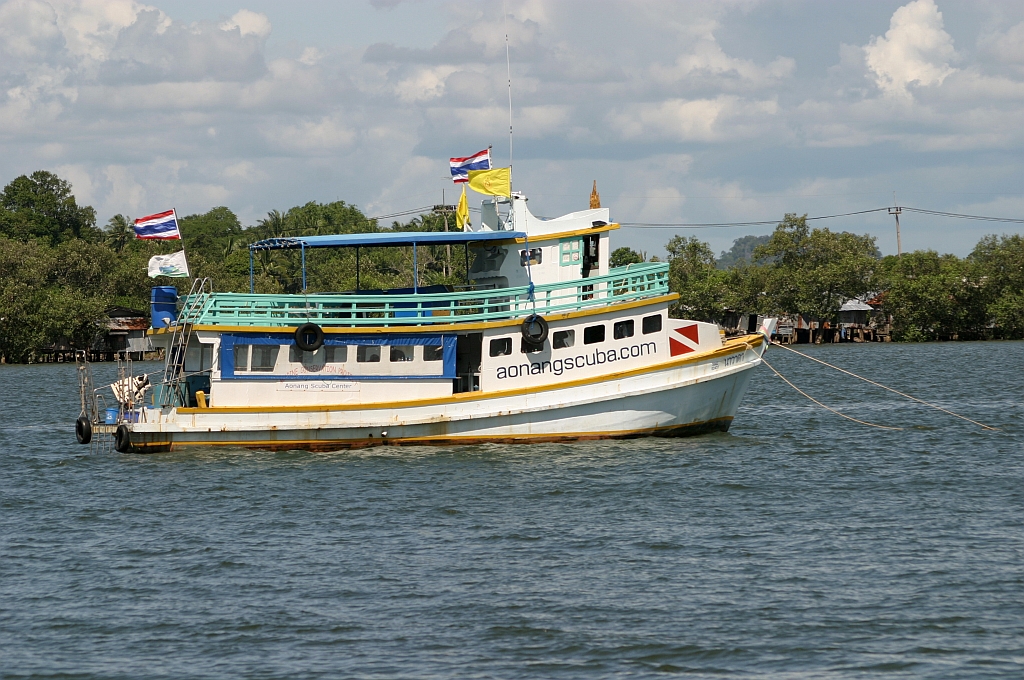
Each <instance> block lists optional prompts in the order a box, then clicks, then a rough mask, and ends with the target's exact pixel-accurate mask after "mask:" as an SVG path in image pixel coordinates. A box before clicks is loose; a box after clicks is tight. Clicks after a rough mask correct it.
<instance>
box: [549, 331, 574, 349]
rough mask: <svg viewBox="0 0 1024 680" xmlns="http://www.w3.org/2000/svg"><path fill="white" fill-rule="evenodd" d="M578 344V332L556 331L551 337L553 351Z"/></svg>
mask: <svg viewBox="0 0 1024 680" xmlns="http://www.w3.org/2000/svg"><path fill="white" fill-rule="evenodd" d="M575 344H576V331H555V332H554V334H553V335H552V336H551V349H565V348H566V347H572V346H573V345H575Z"/></svg>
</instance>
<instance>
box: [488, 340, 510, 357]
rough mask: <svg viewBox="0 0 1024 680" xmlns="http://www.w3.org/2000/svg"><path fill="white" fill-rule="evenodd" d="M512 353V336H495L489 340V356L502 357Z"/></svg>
mask: <svg viewBox="0 0 1024 680" xmlns="http://www.w3.org/2000/svg"><path fill="white" fill-rule="evenodd" d="M510 354H512V338H495V339H494V340H491V356H492V357H504V356H508V355H510Z"/></svg>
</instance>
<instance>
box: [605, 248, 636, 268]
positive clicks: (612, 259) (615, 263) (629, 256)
mask: <svg viewBox="0 0 1024 680" xmlns="http://www.w3.org/2000/svg"><path fill="white" fill-rule="evenodd" d="M643 261H644V256H643V255H641V254H640V253H638V252H636V251H635V250H633V249H632V248H616V249H615V250H613V251H612V254H611V255H610V256H609V258H608V264H609V266H612V267H625V266H626V265H628V264H640V263H641V262H643Z"/></svg>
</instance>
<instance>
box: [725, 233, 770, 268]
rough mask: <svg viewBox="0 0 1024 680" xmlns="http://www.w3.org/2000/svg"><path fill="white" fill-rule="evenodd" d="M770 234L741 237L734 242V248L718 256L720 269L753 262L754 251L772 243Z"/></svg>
mask: <svg viewBox="0 0 1024 680" xmlns="http://www.w3.org/2000/svg"><path fill="white" fill-rule="evenodd" d="M771 239H772V237H771V235H770V234H766V235H764V236H752V235H751V236H740V237H739V238H738V239H736V240H734V241H733V242H732V248H730V249H729V250H728V251H724V250H723V251H722V254H721V255H719V256H718V268H719V269H731V268H732V267H737V266H741V265H744V264H749V263H752V262H753V258H754V249H755V248H757V247H758V246H763V245H766V244H767V243H768V242H769V241H771Z"/></svg>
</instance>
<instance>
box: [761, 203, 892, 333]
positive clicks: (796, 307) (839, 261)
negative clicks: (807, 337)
mask: <svg viewBox="0 0 1024 680" xmlns="http://www.w3.org/2000/svg"><path fill="white" fill-rule="evenodd" d="M878 256H879V253H878V248H877V246H876V245H875V239H874V237H872V236H867V235H865V236H858V235H856V234H851V233H849V232H845V231H844V232H840V233H836V232H832V231H829V230H828V229H813V230H812V229H810V228H809V227H808V226H807V216H806V215H804V216H802V217H797V216H796V215H794V214H792V213H788V214H787V215H786V216H785V217H784V218H783V220H782V222H781V223H780V224H779V226H777V227H776V228H775V232H774V233H773V234H772V236H771V239H769V241H768V242H767V243H766V244H764V245H761V246H758V247H756V248H755V249H754V253H753V257H754V258H755V260H766V261H767V262H768V263H767V264H765V265H763V268H764V270H765V274H766V275H765V280H764V292H765V295H766V296H767V299H768V302H767V306H768V308H767V309H766V311H768V312H773V313H775V312H778V313H784V312H789V313H794V312H795V313H799V314H803V315H804V316H807V317H809V318H811V319H816V320H820V321H830V320H835V319H836V318H837V317H838V314H839V308H840V307H841V306H842V305H843V303H844V302H845V301H846V300H848V299H850V298H854V297H857V296H859V295H863V294H864V293H867V292H868V291H869V290H871V289H872V286H873V284H874V282H875V273H876V269H877V267H878Z"/></svg>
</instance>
